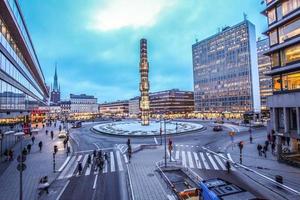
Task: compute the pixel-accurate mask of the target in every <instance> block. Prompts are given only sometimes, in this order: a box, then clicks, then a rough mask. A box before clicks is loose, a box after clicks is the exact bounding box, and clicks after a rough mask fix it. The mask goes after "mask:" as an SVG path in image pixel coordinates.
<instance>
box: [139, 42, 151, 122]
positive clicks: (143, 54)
mask: <svg viewBox="0 0 300 200" xmlns="http://www.w3.org/2000/svg"><path fill="white" fill-rule="evenodd" d="M148 73H149V63H148V58H147V40H146V39H144V38H143V39H141V40H140V75H141V82H140V92H141V98H140V110H141V121H142V125H143V126H147V125H149V123H150V120H149V118H150V116H149V104H150V102H149V80H148Z"/></svg>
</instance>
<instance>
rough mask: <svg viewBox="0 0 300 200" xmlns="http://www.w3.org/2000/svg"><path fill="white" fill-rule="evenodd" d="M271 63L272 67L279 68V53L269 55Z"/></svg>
mask: <svg viewBox="0 0 300 200" xmlns="http://www.w3.org/2000/svg"><path fill="white" fill-rule="evenodd" d="M271 62H272V67H277V66H279V53H278V52H276V53H273V54H272V55H271Z"/></svg>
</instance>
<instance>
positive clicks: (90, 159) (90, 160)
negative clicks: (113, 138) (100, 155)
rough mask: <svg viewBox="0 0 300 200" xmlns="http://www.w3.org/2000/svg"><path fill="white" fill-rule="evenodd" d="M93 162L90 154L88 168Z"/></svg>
mask: <svg viewBox="0 0 300 200" xmlns="http://www.w3.org/2000/svg"><path fill="white" fill-rule="evenodd" d="M91 162H92V157H91V155H90V154H89V156H88V159H87V164H88V166H90V164H91Z"/></svg>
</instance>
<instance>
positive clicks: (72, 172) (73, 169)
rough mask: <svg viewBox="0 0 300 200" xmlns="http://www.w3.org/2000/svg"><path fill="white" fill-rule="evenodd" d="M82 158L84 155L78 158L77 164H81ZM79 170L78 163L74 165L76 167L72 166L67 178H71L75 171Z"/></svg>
mask: <svg viewBox="0 0 300 200" xmlns="http://www.w3.org/2000/svg"><path fill="white" fill-rule="evenodd" d="M81 158H82V155H79V156H78V159H77V162H79V161H80V160H81ZM76 168H77V163H74V165H73V166H72V168H71V169H70V171H69V173H68V174H67V175H66V176H65V178H70V177H72V176H73V174H74V172H75V170H76Z"/></svg>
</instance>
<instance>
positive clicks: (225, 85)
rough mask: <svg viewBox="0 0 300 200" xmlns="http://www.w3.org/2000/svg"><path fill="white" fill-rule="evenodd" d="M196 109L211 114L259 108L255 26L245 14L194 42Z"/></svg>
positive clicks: (239, 114) (236, 114) (236, 113)
mask: <svg viewBox="0 0 300 200" xmlns="http://www.w3.org/2000/svg"><path fill="white" fill-rule="evenodd" d="M192 54H193V55H192V56H193V72H194V98H195V110H196V111H197V112H201V113H206V115H207V116H208V117H242V115H243V113H244V112H248V111H254V112H259V111H260V97H259V80H258V68H257V51H256V36H255V26H254V25H253V24H252V23H251V22H250V21H248V20H247V19H246V18H245V19H244V21H242V22H241V23H239V24H236V25H234V26H232V27H225V28H223V29H222V30H221V31H219V32H218V33H217V34H215V35H213V36H211V37H208V38H206V39H204V40H202V41H199V42H196V43H195V44H193V45H192Z"/></svg>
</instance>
